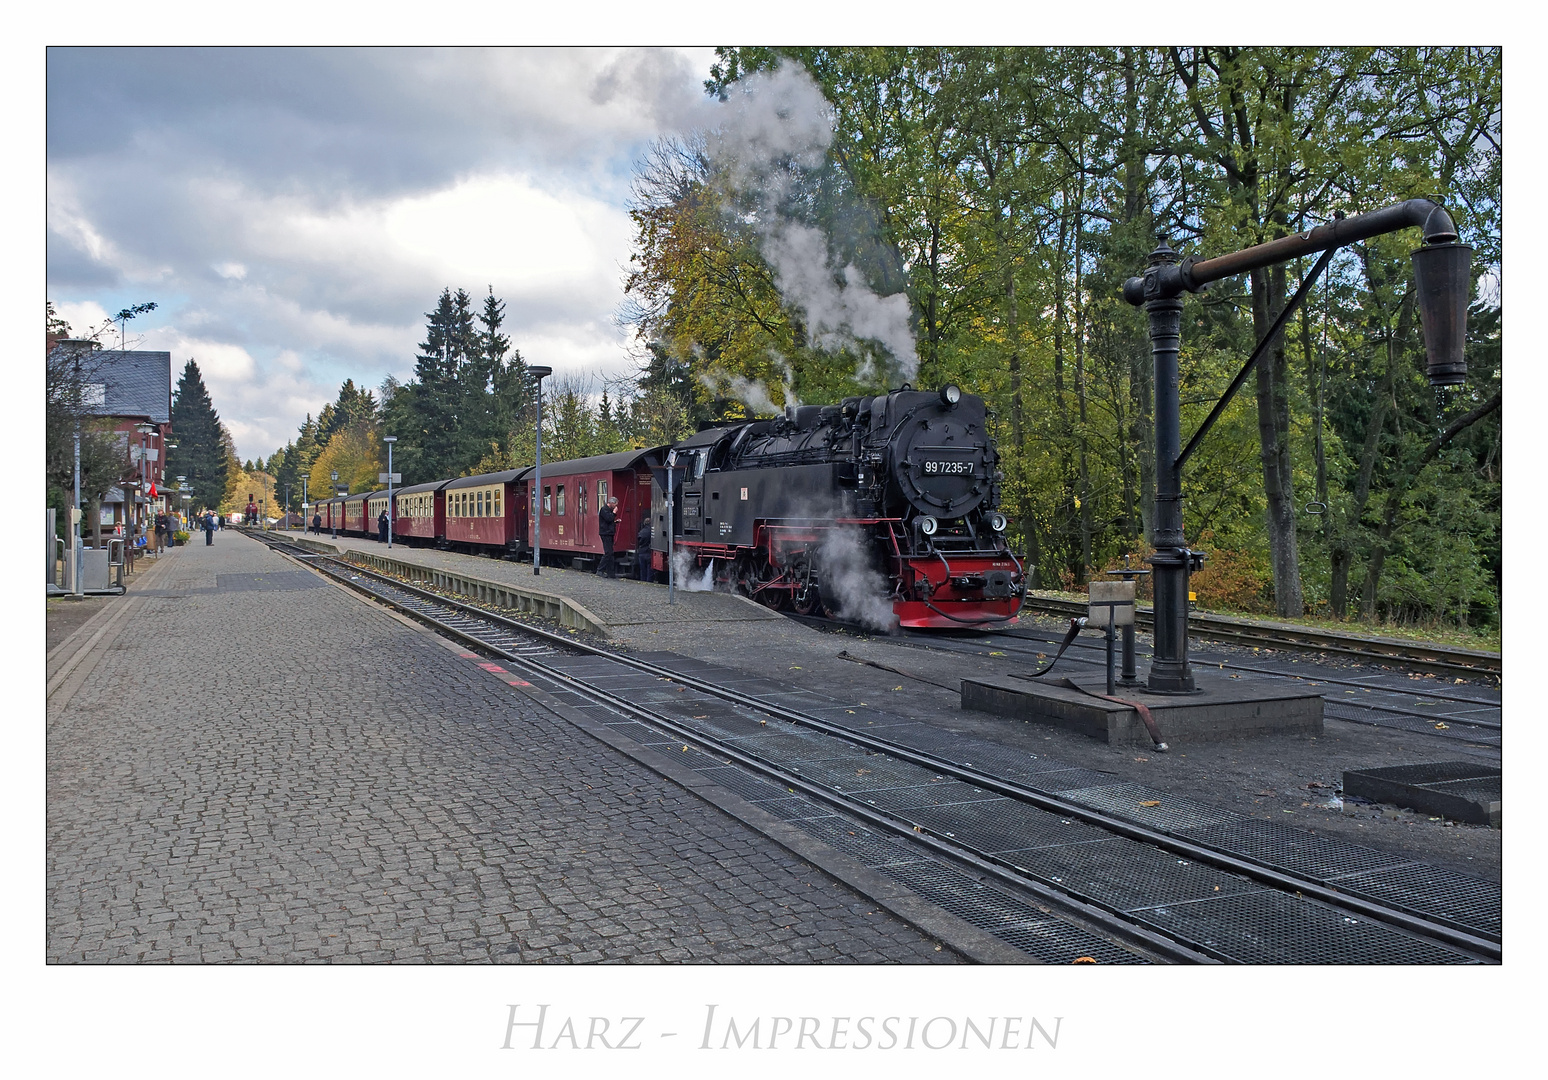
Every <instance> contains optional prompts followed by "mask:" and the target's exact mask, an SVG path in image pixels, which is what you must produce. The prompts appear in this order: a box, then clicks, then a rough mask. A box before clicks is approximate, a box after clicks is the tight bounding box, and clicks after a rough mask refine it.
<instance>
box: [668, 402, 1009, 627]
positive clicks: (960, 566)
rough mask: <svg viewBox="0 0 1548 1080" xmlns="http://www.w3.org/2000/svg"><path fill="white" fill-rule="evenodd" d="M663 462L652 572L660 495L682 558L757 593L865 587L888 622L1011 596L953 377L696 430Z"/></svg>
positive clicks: (984, 470)
mask: <svg viewBox="0 0 1548 1080" xmlns="http://www.w3.org/2000/svg"><path fill="white" fill-rule="evenodd" d="M666 460H667V463H668V468H666V469H658V470H656V483H655V485H654V497H653V501H652V516H653V520H654V530H653V537H652V542H651V546H652V549H653V551H654V561H655V565H656V568H657V569H658V570H664V569H665V568H666V559H667V547H668V542H669V541H668V530H667V518H666V515H667V513H668V511H669V507H670V512H671V513H672V515H673V527H672V530H671V531H672V535H673V537H674V541H673V542H674V544H675V549H676V550H677V551H679V552H686V553H687V554H688V557H689V559H690V560H691V562H692V564H693V566H694V567H696V569H695V570H693V571H692V572H693V573H695V574H697V575H708V576H710V577H712V578H713V580H714V583H715V584H716V585H719V586H721V587H730V588H735V589H737V590H738V591H740V592H742V593H744V594H746V595H749V596H752V597H753V598H755V599H757V600H759V601H761V602H763V603H765V604H767V605H768V606H770V607H774V608H790V609H793V610H795V611H796V612H798V613H801V614H812V613H816V612H818V611H825V612H826V613H828V614H830V615H839V616H848V615H853V614H854V610H853V609H854V608H855V607H856V606H857V604H858V603H859V602H860V600H861V599H862V598H859V597H857V596H856V591H857V590H867V591H872V592H873V593H874V595H872V596H871V597H870V598H869V601H870V602H869V603H868V605H867V607H868V608H869V610H870V612H871V613H872V614H873V615H874V611H875V605H876V603H877V602H881V603H883V604H886V605H890V608H891V612H890V615H891V616H895V617H896V619H897V621H898V622H899V623H900V624H901V625H903V626H907V627H952V626H956V627H961V626H972V625H977V624H982V623H998V622H1005V621H1008V620H1010V619H1013V618H1014V617H1015V615H1016V612H1017V610H1018V609H1019V608H1020V606H1021V597H1022V593H1023V590H1024V588H1025V585H1024V582H1023V577H1022V567H1021V564H1020V562H1019V561H1018V560H1017V559H1016V557H1015V556H1014V555H1013V554H1012V553H1011V551H1010V548H1009V547H1008V546H1007V544H1006V540H1005V528H1006V520H1005V516H1004V515H1003V514H1001V513H1000V512H999V510H998V509H997V506H998V503H999V494H1000V492H999V481H1000V474H999V471H998V469H997V467H996V466H997V463H998V455H997V454H996V452H995V448H994V442H993V440H992V439H990V437H989V433H988V430H987V427H986V410H985V406H984V401H983V399H982V398H980V397H976V396H974V395H971V394H964V393H962V391H961V390H960V389H959V388H958V387H956V386H952V385H948V386H945V387H943V388H942V389H941V390H940V392H939V393H929V392H923V391H918V390H913V389H910V388H909V387H907V386H905V387H904V388H903V389H901V390H896V391H893V392H892V393H888V394H884V395H877V396H874V397H854V398H847V399H845V400H844V401H843V402H841V403H840V404H838V405H822V406H819V405H803V406H799V407H794V408H790V409H787V410H786V412H785V415H784V416H783V417H780V418H777V419H774V420H759V421H754V422H751V423H745V424H738V425H734V426H728V427H716V428H710V429H708V430H705V431H701V432H699V433H698V434H697V435H694V436H693V437H691V438H688V439H685V440H683V441H682V442H680V443H677V444H676V445H675V446H674V447H672V448H671V449H670V451H669V452H668V454H667V457H666ZM669 478H670V490H669V489H668V482H669ZM679 558H681V556H679ZM846 608H847V609H850V610H846ZM871 621H875V619H874V618H872V619H871Z"/></svg>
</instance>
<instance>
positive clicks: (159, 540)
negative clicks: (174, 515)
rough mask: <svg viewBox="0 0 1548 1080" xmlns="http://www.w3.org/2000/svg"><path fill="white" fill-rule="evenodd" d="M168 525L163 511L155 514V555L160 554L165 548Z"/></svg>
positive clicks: (168, 521) (168, 522)
mask: <svg viewBox="0 0 1548 1080" xmlns="http://www.w3.org/2000/svg"><path fill="white" fill-rule="evenodd" d="M169 525H170V520H169V519H168V518H167V515H166V514H164V513H163V514H157V515H156V554H157V555H160V554H161V553H162V552H163V551H165V550H167V532H168V531H169Z"/></svg>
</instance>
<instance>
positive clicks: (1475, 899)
mask: <svg viewBox="0 0 1548 1080" xmlns="http://www.w3.org/2000/svg"><path fill="white" fill-rule="evenodd" d="M458 558H460V557H458ZM605 587H608V588H613V589H620V588H621V589H624V590H627V589H634V590H639V589H641V588H642V587H641V586H639V585H638V584H637V583H609V584H608V585H607V586H605ZM634 595H636V596H638V595H639V594H638V593H637V592H636V593H635V594H634ZM661 629H662V628H659V627H657V628H653V629H651V630H650V631H649V632H651V633H660V632H661ZM670 629H671V630H672V631H673V632H676V633H683V632H691V628H690V627H688V626H686V625H682V624H674V625H673V626H672V627H671V628H670ZM716 629H717V631H721V632H723V631H725V630H727V629H730V628H729V627H720V628H716ZM748 629H749V630H753V629H754V628H752V627H749V628H748ZM772 629H773V628H770V627H760V628H757V630H755V631H754V632H755V633H758V632H761V636H762V637H763V638H764V639H765V642H764V643H765V646H766V645H767V644H768V642H767V639H768V638H769V637H770V636H771V630H772ZM794 629H801V628H794ZM716 636H717V637H718V636H719V634H718V633H717V635H716ZM772 636H775V637H777V636H778V635H777V634H775V635H772ZM699 655H702V654H699ZM766 658H767V657H766ZM791 666H792V667H799V665H791ZM720 677H721V678H724V676H723V675H722V676H720ZM899 689H901V688H899ZM792 691H793V692H792ZM779 692H780V693H781V694H782V695H784V696H786V697H794V698H798V699H799V698H800V697H802V696H803V695H810V693H811V691H807V690H795V689H794V688H791V687H788V686H786V687H781V688H780V691H779ZM953 741H954V742H957V743H961V742H963V740H962V739H961V738H958V739H955V740H953ZM1333 741H1337V740H1333ZM980 756H981V755H980ZM721 767H723V763H722V765H716V766H711V768H721ZM1097 786H1098V787H1112V786H1113V785H1110V784H1109V785H1097ZM1119 786H1122V785H1119ZM1175 798H1176V797H1175V796H1170V795H1168V796H1166V797H1165V798H1164V799H1161V800H1154V802H1155V803H1156V804H1160V803H1162V802H1174V801H1175ZM968 801H970V802H971V801H977V800H968ZM1140 802H1141V803H1142V804H1144V803H1150V802H1152V800H1140ZM1228 816H1229V815H1228ZM1215 824H1219V822H1218V821H1216V822H1215ZM1242 827H1243V828H1246V829H1247V832H1248V833H1249V834H1252V835H1253V836H1255V838H1256V839H1255V842H1258V843H1260V844H1267V845H1269V846H1270V847H1274V846H1275V845H1278V847H1279V848H1281V849H1282V848H1284V846H1285V845H1286V844H1287V843H1288V844H1290V845H1291V846H1294V845H1295V844H1296V843H1301V844H1307V843H1310V844H1311V845H1312V846H1313V847H1316V846H1319V845H1320V844H1324V843H1327V840H1326V838H1325V836H1324V837H1322V838H1315V839H1313V840H1308V839H1307V838H1306V837H1305V836H1302V837H1300V838H1299V841H1295V840H1287V839H1286V838H1285V837H1284V836H1282V835H1280V833H1281V831H1282V830H1283V827H1282V826H1279V827H1277V828H1269V829H1267V830H1266V831H1265V830H1263V829H1262V828H1261V827H1260V828H1258V829H1257V832H1263V833H1264V835H1263V836H1257V835H1256V833H1255V832H1254V828H1253V827H1252V826H1251V823H1250V822H1244V823H1243V826H1242ZM1269 833H1272V834H1274V835H1273V836H1269V835H1268V834H1269ZM1335 846H1337V845H1336V842H1335ZM1346 857H1347V856H1346ZM1362 858H1366V859H1370V858H1376V859H1377V863H1378V864H1380V863H1381V857H1380V856H1377V855H1372V854H1370V853H1369V852H1367V854H1366V855H1364V856H1362ZM1372 868H1373V867H1372V866H1367V868H1366V869H1367V871H1369V870H1371V869H1372ZM1380 870H1381V872H1382V873H1385V874H1387V875H1388V876H1391V875H1393V874H1396V875H1397V876H1398V877H1402V876H1403V875H1405V874H1406V875H1407V876H1408V879H1409V883H1410V884H1412V879H1413V878H1414V875H1415V874H1419V875H1420V876H1421V877H1423V878H1424V880H1425V881H1427V882H1429V883H1430V886H1429V887H1430V888H1431V889H1432V891H1433V890H1434V889H1435V888H1437V887H1439V888H1440V890H1441V891H1442V892H1445V891H1446V890H1447V889H1448V888H1449V889H1451V890H1452V891H1453V892H1457V891H1458V890H1460V893H1459V895H1461V894H1469V898H1468V899H1467V901H1466V902H1467V903H1472V904H1474V905H1475V906H1476V905H1477V904H1479V903H1481V904H1482V905H1483V907H1485V908H1487V907H1488V904H1489V902H1490V901H1489V895H1490V889H1491V887H1490V886H1489V884H1488V883H1487V882H1469V881H1467V880H1465V875H1464V876H1463V877H1462V878H1459V877H1458V876H1457V875H1454V874H1451V875H1449V876H1448V872H1446V871H1444V870H1441V869H1438V868H1433V867H1432V868H1430V869H1428V870H1426V869H1423V864H1422V863H1419V862H1418V861H1417V860H1411V859H1398V860H1396V861H1392V859H1391V857H1390V856H1388V857H1387V862H1386V863H1385V864H1384V865H1381V866H1380ZM1426 875H1427V876H1426ZM1441 879H1446V881H1447V882H1449V884H1447V885H1444V886H1437V885H1436V884H1435V883H1436V882H1438V881H1440V880H1441ZM1372 887H1373V888H1374V887H1376V886H1375V885H1374V884H1373V886H1372ZM1399 891H1400V892H1401V891H1402V890H1399ZM1474 893H1476V895H1471V894H1474ZM1260 916H1261V918H1260V921H1263V920H1265V919H1266V920H1267V921H1269V922H1272V921H1273V920H1274V919H1281V920H1283V918H1285V917H1286V916H1285V915H1284V913H1280V914H1278V915H1273V916H1270V915H1267V914H1265V913H1260ZM1484 921H1487V918H1485V920H1484ZM1248 923H1249V924H1250V923H1251V919H1248ZM1244 925H1246V924H1244ZM1260 930H1261V927H1260ZM1286 955H1288V954H1286ZM1351 955H1353V954H1352V953H1351ZM1284 958H1285V957H1284V956H1282V957H1281V959H1284ZM1368 958H1374V957H1373V956H1370V957H1368ZM1394 958H1395V954H1394V955H1393V956H1389V957H1388V959H1394ZM1258 959H1259V960H1260V961H1261V960H1262V959H1264V958H1263V957H1262V956H1259V957H1258Z"/></svg>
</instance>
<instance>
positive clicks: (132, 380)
mask: <svg viewBox="0 0 1548 1080" xmlns="http://www.w3.org/2000/svg"><path fill="white" fill-rule="evenodd" d="M87 362H88V361H86V360H84V359H83V361H82V366H83V367H85V365H86V363H87ZM89 363H90V364H91V367H92V371H91V373H90V374H86V373H85V372H83V381H84V382H85V383H86V384H87V385H88V386H90V385H93V384H97V385H101V386H102V401H101V403H100V404H97V403H92V404H90V405H88V409H89V411H91V412H93V413H95V414H97V415H98V416H134V417H138V416H143V417H145V418H146V419H147V420H149V421H150V422H151V423H153V424H167V423H171V421H172V354H171V353H169V352H153V351H148V350H143V349H130V350H128V351H127V352H126V351H123V350H119V349H98V350H95V351H93V352H92V353H91V354H90V360H89Z"/></svg>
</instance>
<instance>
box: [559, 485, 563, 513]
mask: <svg viewBox="0 0 1548 1080" xmlns="http://www.w3.org/2000/svg"><path fill="white" fill-rule="evenodd" d="M559 516H560V517H564V485H563V484H560V485H559Z"/></svg>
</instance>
